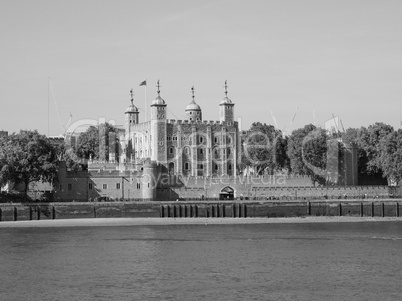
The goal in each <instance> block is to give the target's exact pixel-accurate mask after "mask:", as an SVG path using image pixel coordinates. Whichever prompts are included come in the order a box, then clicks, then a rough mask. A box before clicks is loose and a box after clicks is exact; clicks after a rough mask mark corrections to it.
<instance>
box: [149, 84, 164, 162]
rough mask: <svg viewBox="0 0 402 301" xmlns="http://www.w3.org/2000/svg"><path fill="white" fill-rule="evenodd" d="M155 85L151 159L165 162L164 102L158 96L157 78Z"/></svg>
mask: <svg viewBox="0 0 402 301" xmlns="http://www.w3.org/2000/svg"><path fill="white" fill-rule="evenodd" d="M156 87H157V88H158V90H157V93H158V96H157V97H156V98H155V99H154V100H153V101H152V104H151V135H152V136H151V138H150V139H151V146H152V149H151V159H152V160H153V161H156V162H159V163H164V164H166V161H167V151H166V104H165V101H164V100H163V99H162V97H161V96H160V93H161V91H160V85H159V80H158V83H157V86H156Z"/></svg>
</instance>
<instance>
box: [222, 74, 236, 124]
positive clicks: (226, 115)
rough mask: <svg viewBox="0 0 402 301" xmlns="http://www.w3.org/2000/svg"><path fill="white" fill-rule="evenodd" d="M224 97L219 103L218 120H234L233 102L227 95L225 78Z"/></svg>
mask: <svg viewBox="0 0 402 301" xmlns="http://www.w3.org/2000/svg"><path fill="white" fill-rule="evenodd" d="M224 87H225V97H224V98H223V99H222V101H221V103H220V104H219V120H220V121H226V122H233V121H234V103H233V102H232V101H231V100H230V99H229V97H228V85H227V81H226V80H225V86H224Z"/></svg>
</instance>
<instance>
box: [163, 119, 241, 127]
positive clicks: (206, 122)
mask: <svg viewBox="0 0 402 301" xmlns="http://www.w3.org/2000/svg"><path fill="white" fill-rule="evenodd" d="M167 123H168V124H174V125H176V124H193V125H197V124H203V125H224V126H237V125H238V122H237V121H234V122H230V121H229V122H228V121H219V120H198V121H191V120H176V119H168V120H167Z"/></svg>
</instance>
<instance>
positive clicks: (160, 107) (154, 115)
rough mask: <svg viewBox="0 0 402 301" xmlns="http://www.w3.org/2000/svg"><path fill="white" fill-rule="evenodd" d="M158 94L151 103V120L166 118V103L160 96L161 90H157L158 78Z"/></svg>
mask: <svg viewBox="0 0 402 301" xmlns="http://www.w3.org/2000/svg"><path fill="white" fill-rule="evenodd" d="M157 87H158V91H157V92H158V96H157V97H156V98H155V99H154V100H153V101H152V104H151V120H164V119H166V103H165V101H164V100H163V98H162V97H161V96H160V93H161V91H160V90H159V88H160V85H159V80H158V84H157Z"/></svg>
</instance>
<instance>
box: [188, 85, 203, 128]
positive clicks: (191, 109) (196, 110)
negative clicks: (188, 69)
mask: <svg viewBox="0 0 402 301" xmlns="http://www.w3.org/2000/svg"><path fill="white" fill-rule="evenodd" d="M191 93H192V97H193V99H192V101H191V102H190V103H189V104H188V105H187V107H186V110H185V111H186V116H187V119H188V120H190V121H201V120H202V112H201V107H200V106H199V105H198V104H196V102H195V100H194V98H195V90H194V87H192V88H191Z"/></svg>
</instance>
